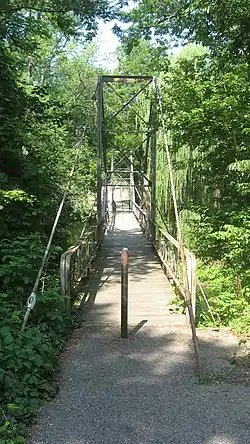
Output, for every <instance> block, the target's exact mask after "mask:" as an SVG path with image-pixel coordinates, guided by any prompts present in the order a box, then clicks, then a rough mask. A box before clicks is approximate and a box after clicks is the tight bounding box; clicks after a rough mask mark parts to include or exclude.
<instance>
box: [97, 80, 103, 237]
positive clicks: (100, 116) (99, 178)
mask: <svg viewBox="0 0 250 444" xmlns="http://www.w3.org/2000/svg"><path fill="white" fill-rule="evenodd" d="M97 137H98V140H97V172H96V173H97V217H98V222H99V221H100V220H101V218H102V158H103V85H102V77H101V76H99V78H98V87H97ZM99 240H100V233H99V232H98V233H97V241H99Z"/></svg>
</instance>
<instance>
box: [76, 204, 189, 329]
mask: <svg viewBox="0 0 250 444" xmlns="http://www.w3.org/2000/svg"><path fill="white" fill-rule="evenodd" d="M123 247H127V248H128V249H129V289H128V295H129V310H128V322H129V324H130V325H138V324H140V323H142V324H143V323H146V322H147V324H151V325H158V324H165V325H184V324H185V316H184V315H182V314H173V313H171V311H170V310H169V306H168V303H169V302H170V301H171V300H172V299H173V298H174V292H173V289H172V288H171V285H170V283H169V281H168V280H167V278H166V276H165V275H164V273H163V270H162V268H161V265H160V263H159V261H158V258H157V256H156V254H155V252H154V251H153V249H152V247H151V245H150V243H149V242H148V240H147V238H146V237H145V236H144V234H143V233H142V231H141V228H140V227H139V224H138V222H137V220H136V218H135V217H134V215H133V214H132V212H129V211H127V212H126V211H122V212H118V213H117V214H116V217H115V218H114V220H113V223H112V224H111V225H110V227H109V230H108V233H107V234H106V236H105V239H104V243H103V247H102V251H101V254H100V257H99V258H98V260H97V261H96V264H95V271H94V272H93V275H92V276H90V278H89V279H88V280H87V282H86V284H85V285H84V288H83V293H84V297H83V301H82V307H83V320H84V321H85V322H86V323H93V324H116V325H119V324H120V310H121V303H120V301H121V284H120V282H121V272H120V251H121V249H122V248H123Z"/></svg>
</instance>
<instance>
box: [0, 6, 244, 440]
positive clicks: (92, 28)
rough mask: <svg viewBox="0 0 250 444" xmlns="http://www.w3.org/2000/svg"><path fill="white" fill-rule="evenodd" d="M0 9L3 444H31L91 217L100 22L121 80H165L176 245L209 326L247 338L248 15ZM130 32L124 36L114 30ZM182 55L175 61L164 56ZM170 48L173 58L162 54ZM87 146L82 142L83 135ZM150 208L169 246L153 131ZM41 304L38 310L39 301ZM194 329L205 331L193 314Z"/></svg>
mask: <svg viewBox="0 0 250 444" xmlns="http://www.w3.org/2000/svg"><path fill="white" fill-rule="evenodd" d="M124 4H126V2H122V1H120V2H119V1H117V2H108V1H92V0H89V1H87V2H86V1H84V2H83V1H81V0H61V1H60V2H59V1H55V0H46V1H42V0H36V1H32V2H31V1H27V0H23V1H19V0H16V1H14V0H3V1H2V2H1V5H0V96H1V100H0V153H1V157H0V222H1V223H0V260H1V267H0V298H1V304H0V323H1V327H0V362H1V364H0V403H1V407H0V443H1V444H18V443H19V444H20V443H24V442H25V436H26V428H27V424H28V423H29V422H30V420H32V419H34V417H35V415H36V412H37V409H38V407H39V405H40V404H41V402H42V400H43V399H46V398H47V399H48V398H49V396H51V391H53V390H54V389H55V385H51V384H52V383H51V378H52V376H53V373H54V371H55V369H56V366H57V357H58V351H59V350H60V347H61V346H62V344H63V341H64V338H65V335H66V333H67V331H68V329H69V328H70V325H71V323H72V322H73V321H72V318H71V319H68V318H66V316H65V314H64V312H63V308H62V305H61V299H60V297H58V295H59V282H58V263H59V258H60V254H61V253H62V252H63V251H64V250H65V249H66V248H67V247H68V246H69V244H71V243H72V242H74V240H75V239H76V238H77V236H78V235H79V232H80V230H81V228H82V226H83V224H84V223H87V221H88V218H89V217H90V216H92V215H93V207H94V204H93V202H94V200H93V199H94V195H95V191H96V103H95V100H93V98H94V96H95V89H96V83H97V76H98V74H100V73H102V70H100V69H97V68H96V66H95V64H94V62H93V60H94V57H95V52H96V48H95V46H94V45H93V44H92V43H91V39H92V38H93V36H94V35H95V34H96V31H97V28H98V22H97V20H98V19H100V18H102V19H104V20H107V21H109V20H114V19H117V20H118V21H117V23H118V24H117V25H116V26H115V29H114V31H115V33H116V34H117V35H119V37H120V38H121V46H120V48H119V50H118V59H119V67H118V68H117V69H116V72H115V73H116V74H135V75H155V76H157V77H158V79H159V85H160V89H161V94H162V99H163V105H164V116H165V121H166V124H167V129H168V139H169V144H170V148H171V155H172V162H173V168H174V177H175V184H176V190H177V197H178V207H179V210H180V216H181V223H182V229H183V233H184V242H185V244H186V246H187V247H188V248H189V249H191V250H192V251H193V252H194V253H195V254H196V256H197V258H198V261H199V264H198V273H199V277H200V280H201V281H202V283H203V286H204V289H205V291H206V294H207V296H208V299H209V303H210V305H211V309H212V312H213V314H214V317H215V319H216V322H217V325H218V326H220V325H224V326H230V327H233V328H234V329H236V330H238V331H240V332H246V333H248V334H249V333H250V272H249V261H250V259H249V244H250V210H249V202H250V199H249V194H250V186H249V178H250V156H249V152H250V123H249V122H250V81H249V80H250V66H249V62H250V25H249V24H250V4H249V3H248V2H246V1H243V0H238V1H237V2H235V1H234V0H227V1H226V2H224V1H219V0H215V1H214V2H212V3H211V2H210V1H206V0H196V1H193V2H191V4H190V2H189V1H187V0H175V1H167V0H166V1H158V0H140V1H138V2H137V3H136V5H135V6H134V8H133V9H131V11H130V12H127V13H125V12H124V10H122V9H121V8H122V6H123V5H124ZM120 22H125V23H127V24H129V26H128V28H127V30H126V31H123V30H122V29H120V28H119V23H120ZM175 42H176V43H178V44H180V43H181V45H182V46H183V49H182V50H181V52H180V54H179V55H178V56H171V55H170V54H171V49H170V46H171V45H173V44H174V43H175ZM170 43H171V45H170ZM86 124H87V128H86V133H85V135H84V136H83V132H84V128H85V125H86ZM79 144H80V147H81V150H80V158H79V161H78V168H77V171H76V174H75V175H74V178H73V181H72V183H71V187H70V190H69V195H68V198H67V200H66V204H65V206H64V209H63V213H62V217H61V219H60V221H59V225H58V228H57V231H56V235H55V238H54V241H53V247H52V250H51V253H50V256H49V260H48V262H47V264H46V269H45V272H44V274H43V276H42V280H41V288H40V296H39V295H38V304H37V306H36V310H35V312H34V313H33V314H32V319H31V322H30V324H29V328H28V329H27V330H26V331H25V332H24V333H22V334H20V326H21V323H22V319H23V314H24V311H25V304H26V299H27V296H28V295H29V293H30V291H31V289H32V285H33V283H34V279H35V276H36V273H37V270H38V268H39V266H40V263H41V258H42V254H43V252H44V248H45V246H46V242H47V238H48V235H49V233H50V230H51V227H52V224H53V220H54V217H55V213H56V210H57V208H58V206H59V204H60V200H61V198H62V195H63V192H64V189H65V186H66V184H67V181H68V177H69V172H70V170H71V168H72V165H73V163H74V158H75V154H76V147H78V146H79ZM157 156H158V157H157V177H158V181H157V202H158V206H159V209H160V211H161V214H163V215H164V219H165V224H166V226H167V227H168V230H169V231H170V232H171V233H172V234H173V235H175V231H176V227H175V223H174V213H173V206H172V200H171V195H170V186H169V177H168V171H167V166H166V159H165V155H164V146H163V141H162V137H161V126H160V122H159V136H158V154H157ZM41 294H42V296H41ZM198 314H199V319H198V320H199V324H200V325H211V320H210V317H209V314H208V313H207V311H206V310H205V307H204V306H203V302H202V299H199V302H198Z"/></svg>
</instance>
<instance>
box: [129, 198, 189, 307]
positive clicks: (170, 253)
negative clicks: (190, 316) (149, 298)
mask: <svg viewBox="0 0 250 444" xmlns="http://www.w3.org/2000/svg"><path fill="white" fill-rule="evenodd" d="M133 212H134V214H135V216H136V218H137V220H138V222H139V223H140V225H141V227H142V230H143V232H144V233H145V234H146V236H147V237H148V238H149V240H150V241H151V242H152V244H153V245H154V247H155V250H156V252H157V254H158V257H159V259H160V261H161V264H162V267H163V270H164V272H165V274H166V276H167V277H168V278H169V279H172V280H173V281H174V283H175V284H176V286H177V287H178V289H179V291H180V292H181V294H182V295H183V297H184V298H185V294H184V282H183V265H182V263H181V260H180V244H179V242H178V240H176V239H175V238H174V237H173V236H171V234H169V233H168V231H167V230H165V229H163V228H160V227H158V226H157V225H156V224H153V222H152V221H151V219H150V217H149V215H148V214H147V213H146V212H145V211H143V210H142V209H141V208H140V207H139V205H137V204H136V203H135V202H133ZM152 224H153V225H154V231H155V239H152V229H151V228H152ZM184 255H185V261H186V267H187V278H188V288H189V292H190V294H191V301H192V308H193V313H194V316H195V308H196V258H195V255H194V254H193V253H192V252H191V251H189V250H188V249H187V248H184Z"/></svg>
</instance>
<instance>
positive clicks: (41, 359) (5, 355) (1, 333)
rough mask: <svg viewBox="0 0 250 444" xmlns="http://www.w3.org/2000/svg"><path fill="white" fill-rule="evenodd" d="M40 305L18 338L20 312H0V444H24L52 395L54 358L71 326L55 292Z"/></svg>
mask: <svg viewBox="0 0 250 444" xmlns="http://www.w3.org/2000/svg"><path fill="white" fill-rule="evenodd" d="M40 299H42V302H40V304H39V303H38V306H37V310H36V312H35V313H34V315H33V317H32V322H31V323H29V325H28V327H27V329H26V331H24V332H23V333H21V332H20V327H21V321H22V316H21V315H22V311H19V312H18V311H16V312H15V311H13V310H12V307H11V306H10V309H9V313H8V310H7V309H6V306H4V309H3V311H1V312H0V313H1V317H2V316H3V315H4V316H5V322H4V324H5V325H4V326H3V327H1V328H0V361H1V367H0V405H1V409H0V418H1V422H0V444H21V443H24V442H26V436H27V426H28V425H29V424H30V423H31V421H34V420H35V418H36V415H37V411H38V409H39V407H40V406H41V405H42V403H43V402H44V401H46V400H49V399H50V398H51V397H52V396H53V395H54V394H55V393H56V391H57V385H56V382H55V379H54V376H55V373H56V371H57V369H58V357H59V353H60V351H61V350H62V347H63V344H64V342H65V339H66V337H67V334H68V333H69V331H70V329H71V328H72V327H73V326H74V325H75V322H76V320H75V318H74V317H71V318H70V319H69V318H68V317H66V316H65V314H64V312H63V306H62V301H61V298H60V296H59V293H57V292H56V291H55V290H54V291H47V292H46V293H45V294H43V295H42V297H41V296H40ZM8 314H9V317H6V316H7V315H8ZM1 320H2V321H3V319H1ZM2 325H3V324H2Z"/></svg>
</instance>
